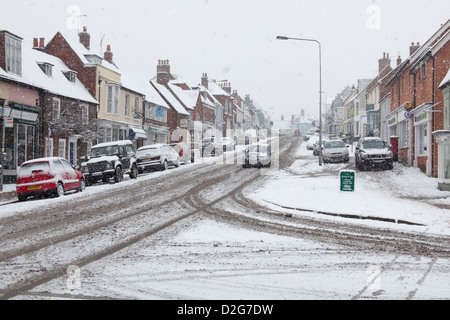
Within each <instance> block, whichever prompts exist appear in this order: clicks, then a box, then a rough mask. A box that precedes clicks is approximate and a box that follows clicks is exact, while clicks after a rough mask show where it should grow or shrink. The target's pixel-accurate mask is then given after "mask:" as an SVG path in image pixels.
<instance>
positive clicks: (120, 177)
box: [114, 166, 123, 182]
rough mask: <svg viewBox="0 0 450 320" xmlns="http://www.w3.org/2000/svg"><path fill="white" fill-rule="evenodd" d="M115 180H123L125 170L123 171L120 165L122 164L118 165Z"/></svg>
mask: <svg viewBox="0 0 450 320" xmlns="http://www.w3.org/2000/svg"><path fill="white" fill-rule="evenodd" d="M114 181H115V182H121V181H123V171H122V167H120V166H117V168H116V173H115V175H114Z"/></svg>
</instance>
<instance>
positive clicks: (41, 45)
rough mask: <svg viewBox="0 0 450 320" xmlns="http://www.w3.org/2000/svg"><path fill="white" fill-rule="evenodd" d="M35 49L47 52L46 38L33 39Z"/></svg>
mask: <svg viewBox="0 0 450 320" xmlns="http://www.w3.org/2000/svg"><path fill="white" fill-rule="evenodd" d="M33 49H35V50H38V51H42V52H45V39H44V38H39V39H38V38H34V39H33Z"/></svg>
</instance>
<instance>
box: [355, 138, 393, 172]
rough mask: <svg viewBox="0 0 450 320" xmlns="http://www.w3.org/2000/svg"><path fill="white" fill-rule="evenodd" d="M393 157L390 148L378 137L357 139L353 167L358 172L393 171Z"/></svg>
mask: <svg viewBox="0 0 450 320" xmlns="http://www.w3.org/2000/svg"><path fill="white" fill-rule="evenodd" d="M393 158H394V155H393V154H392V151H391V146H390V145H389V144H387V143H386V142H385V141H384V140H382V139H381V138H378V137H364V138H361V139H359V141H358V144H357V145H356V149H355V165H356V168H358V169H359V170H364V169H373V168H385V169H393V168H394V165H393V162H394V160H393Z"/></svg>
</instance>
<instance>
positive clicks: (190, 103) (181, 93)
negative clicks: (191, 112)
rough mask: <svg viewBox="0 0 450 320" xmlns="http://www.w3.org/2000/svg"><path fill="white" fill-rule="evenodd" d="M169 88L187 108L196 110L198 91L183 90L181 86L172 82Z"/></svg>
mask: <svg viewBox="0 0 450 320" xmlns="http://www.w3.org/2000/svg"><path fill="white" fill-rule="evenodd" d="M168 86H169V88H170V89H171V90H172V91H173V92H174V93H175V94H176V95H177V97H178V98H179V99H180V100H181V101H182V102H183V104H184V105H185V106H186V107H187V108H189V109H194V108H195V105H196V104H197V99H198V94H199V91H198V90H183V89H181V88H180V87H179V86H177V85H175V84H172V83H171V82H169V84H168Z"/></svg>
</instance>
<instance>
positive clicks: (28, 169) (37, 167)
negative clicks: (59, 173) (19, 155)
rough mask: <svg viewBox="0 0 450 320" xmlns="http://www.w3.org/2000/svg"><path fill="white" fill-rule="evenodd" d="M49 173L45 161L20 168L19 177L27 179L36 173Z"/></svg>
mask: <svg viewBox="0 0 450 320" xmlns="http://www.w3.org/2000/svg"><path fill="white" fill-rule="evenodd" d="M49 171H50V167H49V165H48V162H47V161H44V162H32V163H28V164H24V165H22V167H21V168H20V172H19V176H20V177H27V176H31V175H32V174H36V173H43V174H48V173H49Z"/></svg>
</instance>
